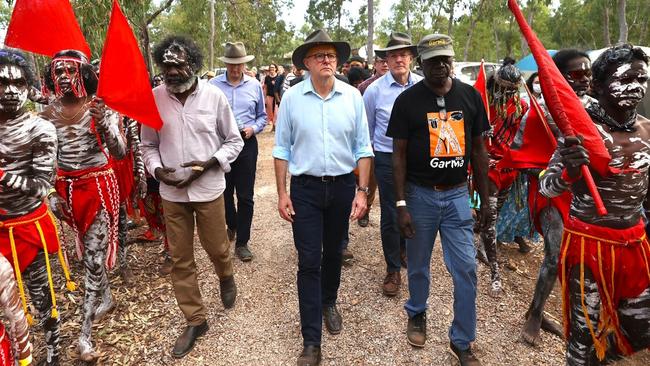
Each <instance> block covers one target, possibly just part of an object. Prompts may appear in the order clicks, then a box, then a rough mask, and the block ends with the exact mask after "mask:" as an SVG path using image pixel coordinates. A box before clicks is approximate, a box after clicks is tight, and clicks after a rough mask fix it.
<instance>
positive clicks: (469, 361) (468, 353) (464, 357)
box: [449, 342, 481, 366]
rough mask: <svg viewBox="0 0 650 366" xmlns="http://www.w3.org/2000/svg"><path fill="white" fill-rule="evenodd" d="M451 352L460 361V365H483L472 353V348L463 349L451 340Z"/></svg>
mask: <svg viewBox="0 0 650 366" xmlns="http://www.w3.org/2000/svg"><path fill="white" fill-rule="evenodd" d="M449 348H450V349H451V353H452V354H453V355H454V357H456V358H457V359H458V361H460V366H481V362H480V361H479V360H478V358H476V356H474V354H473V353H472V348H471V347H470V348H468V349H466V350H464V351H461V350H460V349H458V347H456V346H455V345H454V344H453V343H451V342H449Z"/></svg>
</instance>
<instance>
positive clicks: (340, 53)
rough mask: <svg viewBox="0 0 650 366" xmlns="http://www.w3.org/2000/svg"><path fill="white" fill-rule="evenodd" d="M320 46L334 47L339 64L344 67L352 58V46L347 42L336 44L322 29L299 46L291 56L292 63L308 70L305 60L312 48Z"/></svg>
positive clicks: (313, 33)
mask: <svg viewBox="0 0 650 366" xmlns="http://www.w3.org/2000/svg"><path fill="white" fill-rule="evenodd" d="M319 45H332V46H334V48H336V56H337V59H338V64H339V65H342V64H343V63H344V62H345V61H346V60H347V59H348V57H350V44H349V43H347V42H334V41H332V39H331V38H330V36H329V35H328V34H327V33H326V32H325V31H324V30H322V29H319V30H316V31H314V32H312V33H311V34H310V35H308V36H307V38H306V39H305V42H304V43H303V44H301V45H300V46H298V48H296V49H295V50H294V51H293V54H292V55H291V62H293V64H294V65H296V67H298V68H301V69H303V70H307V66H305V63H304V62H303V60H304V59H305V56H306V55H307V52H308V51H309V49H310V48H312V47H314V46H319Z"/></svg>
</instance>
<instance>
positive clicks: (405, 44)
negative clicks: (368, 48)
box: [375, 32, 418, 59]
mask: <svg viewBox="0 0 650 366" xmlns="http://www.w3.org/2000/svg"><path fill="white" fill-rule="evenodd" d="M401 49H409V50H410V51H411V53H412V54H413V57H414V58H415V57H417V55H418V47H417V46H416V45H414V44H413V42H412V41H411V36H409V35H408V34H406V33H401V32H393V33H391V34H390V38H389V39H388V44H387V45H386V47H385V48H380V49H377V50H375V55H377V56H379V57H381V58H383V59H385V58H386V53H387V52H388V51H395V50H401Z"/></svg>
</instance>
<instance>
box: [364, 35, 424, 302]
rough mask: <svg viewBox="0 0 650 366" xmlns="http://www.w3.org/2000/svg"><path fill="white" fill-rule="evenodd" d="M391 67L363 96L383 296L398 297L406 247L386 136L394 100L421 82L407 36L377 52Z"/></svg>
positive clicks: (392, 39)
mask: <svg viewBox="0 0 650 366" xmlns="http://www.w3.org/2000/svg"><path fill="white" fill-rule="evenodd" d="M375 53H376V54H377V56H379V57H381V58H383V59H385V60H386V62H387V63H388V72H387V73H386V74H385V75H384V76H382V77H381V78H379V79H378V80H377V81H376V82H374V83H372V84H371V85H370V86H368V88H367V89H366V92H365V93H364V94H363V100H364V103H365V106H366V113H367V115H368V128H369V129H370V138H371V139H372V146H373V147H374V149H375V161H374V162H375V164H374V173H375V174H374V176H375V180H376V181H377V186H378V187H379V204H380V207H381V225H380V227H381V246H382V250H383V252H384V260H385V261H386V277H384V281H383V282H382V292H383V294H384V295H386V296H389V297H393V296H396V295H397V294H399V292H400V287H401V284H402V277H401V268H402V267H406V243H405V240H404V238H403V237H401V236H400V232H399V227H398V225H397V207H396V206H395V187H394V185H393V163H392V161H393V139H392V138H390V137H388V136H386V130H387V129H388V122H389V120H390V118H391V112H392V110H393V104H394V103H395V99H397V97H398V96H399V95H400V94H401V93H402V92H403V91H404V90H406V89H408V88H410V87H412V86H413V85H415V83H417V82H419V81H420V80H422V77H421V76H419V75H417V74H415V73H412V72H411V63H412V62H413V59H415V57H416V56H417V46H415V45H413V43H412V42H411V37H410V36H409V35H408V34H405V33H400V32H393V33H392V34H391V35H390V38H389V40H388V44H387V45H386V48H382V49H378V50H377V51H375Z"/></svg>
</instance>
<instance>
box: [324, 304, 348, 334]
mask: <svg viewBox="0 0 650 366" xmlns="http://www.w3.org/2000/svg"><path fill="white" fill-rule="evenodd" d="M323 319H325V328H327V331H328V332H329V333H330V334H333V335H336V334H339V333H341V329H342V328H343V319H342V318H341V314H339V310H338V309H337V308H336V305H332V306H323Z"/></svg>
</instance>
